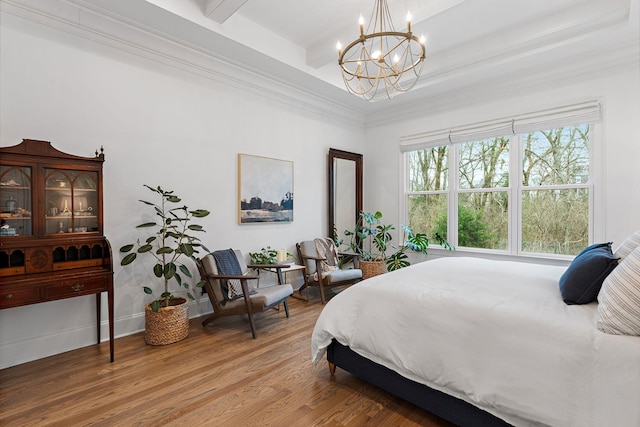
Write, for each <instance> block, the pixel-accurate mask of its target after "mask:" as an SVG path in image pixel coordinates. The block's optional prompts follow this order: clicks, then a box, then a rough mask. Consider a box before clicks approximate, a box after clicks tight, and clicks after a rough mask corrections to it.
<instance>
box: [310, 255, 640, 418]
mask: <svg viewBox="0 0 640 427" xmlns="http://www.w3.org/2000/svg"><path fill="white" fill-rule="evenodd" d="M564 270H565V268H564V267H556V266H545V265H537V264H527V263H518V262H508V261H490V260H485V259H479V258H463V257H449V258H440V259H436V260H433V261H428V262H423V263H419V264H416V265H412V266H411V267H408V268H405V269H402V270H398V271H395V272H390V273H386V274H384V275H381V276H376V277H374V278H371V279H368V280H366V281H363V282H360V283H358V284H356V285H354V286H351V287H350V288H348V289H346V290H345V291H343V292H341V293H340V294H339V295H337V296H336V297H334V298H333V299H332V300H331V301H329V303H328V304H327V305H326V306H325V308H324V309H323V311H322V313H321V314H320V317H319V318H318V321H317V323H316V326H315V329H314V331H313V336H312V342H311V346H312V358H313V360H314V362H317V361H319V360H321V359H322V356H323V354H324V353H325V350H326V347H327V346H328V345H329V343H330V342H331V339H332V338H335V339H336V340H337V341H338V342H340V343H341V344H343V345H347V346H349V347H350V348H351V349H352V350H354V351H355V352H357V353H358V354H360V355H362V356H364V357H367V358H368V359H371V360H373V361H374V362H377V363H379V364H381V365H384V366H386V367H388V368H390V369H392V370H394V371H396V372H398V373H400V374H401V375H403V376H404V377H406V378H409V379H411V380H414V381H417V382H420V383H423V384H426V385H428V386H430V387H432V388H435V389H438V390H442V391H445V392H446V393H448V394H451V395H453V396H456V397H459V398H461V399H463V400H465V401H467V402H470V403H472V404H474V405H476V406H478V407H480V408H482V409H484V410H486V411H487V412H490V413H492V414H494V415H496V416H498V417H500V418H502V419H504V420H505V421H507V422H509V423H511V424H514V425H552V426H616V427H623V426H629V427H638V426H640V338H639V337H629V336H615V335H607V334H604V333H602V332H600V331H598V330H597V329H596V326H595V324H596V316H597V304H596V303H592V304H587V305H581V306H578V305H572V306H568V305H566V304H565V303H564V302H563V301H562V297H561V296H560V291H559V289H558V278H559V277H560V276H561V275H562V273H563V271H564Z"/></svg>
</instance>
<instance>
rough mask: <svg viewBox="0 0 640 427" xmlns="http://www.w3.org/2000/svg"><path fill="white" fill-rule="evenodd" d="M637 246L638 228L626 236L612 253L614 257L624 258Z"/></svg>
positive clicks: (638, 238) (639, 234)
mask: <svg viewBox="0 0 640 427" xmlns="http://www.w3.org/2000/svg"><path fill="white" fill-rule="evenodd" d="M638 246H640V230H638V231H636V232H635V233H633V234H632V235H631V236H629V237H627V238H626V239H625V240H624V242H622V244H621V245H620V246H618V248H617V249H616V250H615V252H614V253H613V256H614V257H616V258H620V259H624V258H626V257H627V256H629V254H630V253H631V252H632V251H633V250H634V249H635V248H637V247H638Z"/></svg>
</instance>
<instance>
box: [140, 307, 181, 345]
mask: <svg viewBox="0 0 640 427" xmlns="http://www.w3.org/2000/svg"><path fill="white" fill-rule="evenodd" d="M188 308H189V304H187V300H186V299H184V298H175V299H174V300H173V305H170V306H169V307H162V308H160V310H158V312H157V313H154V312H153V310H152V309H151V306H150V305H149V304H147V305H146V306H145V307H144V341H145V342H146V343H147V344H150V345H167V344H173V343H174V342H178V341H180V340H182V339H185V338H186V337H187V336H188V335H189V312H188Z"/></svg>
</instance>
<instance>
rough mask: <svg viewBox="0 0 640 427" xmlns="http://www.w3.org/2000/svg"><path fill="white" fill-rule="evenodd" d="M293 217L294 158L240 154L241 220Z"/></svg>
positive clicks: (246, 221) (276, 220) (281, 220)
mask: <svg viewBox="0 0 640 427" xmlns="http://www.w3.org/2000/svg"><path fill="white" fill-rule="evenodd" d="M291 221H293V162H292V161H288V160H278V159H272V158H269V157H260V156H252V155H249V154H238V222H239V223H240V224H249V223H268V222H291Z"/></svg>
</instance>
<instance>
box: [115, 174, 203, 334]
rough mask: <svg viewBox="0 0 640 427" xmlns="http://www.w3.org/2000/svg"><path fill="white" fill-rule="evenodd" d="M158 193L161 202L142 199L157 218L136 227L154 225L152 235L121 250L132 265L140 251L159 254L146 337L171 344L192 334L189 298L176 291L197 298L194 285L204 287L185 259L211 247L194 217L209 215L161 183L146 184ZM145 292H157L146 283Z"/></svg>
mask: <svg viewBox="0 0 640 427" xmlns="http://www.w3.org/2000/svg"><path fill="white" fill-rule="evenodd" d="M144 186H145V187H147V188H148V189H149V190H151V191H153V192H154V193H156V194H157V195H158V196H159V198H160V200H159V202H158V203H153V202H148V201H145V200H140V202H142V203H144V204H145V205H147V206H150V207H152V208H153V211H154V213H155V215H156V220H155V221H151V222H145V223H143V224H140V225H138V226H137V227H136V228H144V229H150V230H151V235H150V236H149V237H147V238H146V239H145V240H140V239H138V240H137V241H136V242H134V243H131V244H127V245H124V246H122V247H121V248H120V252H121V253H123V254H126V255H125V256H124V257H123V258H122V260H121V262H120V264H121V265H122V266H126V265H129V264H131V263H133V262H134V261H136V260H137V259H139V255H144V254H147V255H145V256H146V257H153V258H155V263H154V264H153V267H152V272H153V275H154V276H155V277H157V278H158V279H159V280H158V282H157V284H156V286H155V287H156V288H157V291H158V292H159V295H158V294H156V296H155V299H154V300H153V301H151V302H150V303H149V304H146V305H145V341H146V342H147V343H148V344H152V345H163V344H171V343H173V342H177V341H180V340H181V339H183V338H185V337H186V336H187V335H188V334H189V316H188V310H187V308H188V304H187V299H186V298H184V297H178V296H176V295H174V294H175V293H178V292H179V293H184V294H185V295H186V297H187V298H189V299H190V300H194V299H195V297H194V296H193V294H192V292H191V291H192V289H195V288H198V287H202V286H203V284H204V282H203V281H199V282H197V283H195V285H192V284H191V283H190V282H191V281H192V280H193V277H192V274H191V272H190V271H189V269H188V268H187V266H186V265H184V264H183V263H182V260H183V259H191V258H192V256H193V255H194V254H197V253H198V249H199V248H202V249H204V250H205V251H207V252H208V249H207V248H206V247H205V246H204V245H202V243H201V242H200V239H199V238H198V237H196V236H195V235H194V234H195V233H200V232H204V229H203V228H202V226H201V225H198V224H194V223H192V220H193V219H194V218H204V217H206V216H207V215H209V211H208V210H205V209H190V208H188V207H187V206H186V205H183V204H181V201H182V200H181V199H180V197H178V196H176V195H175V194H174V193H173V191H166V190H163V189H162V188H161V187H160V186H158V187H156V188H154V187H151V186H148V185H146V184H145V185H144ZM172 283H175V284H176V285H177V290H175V291H174V290H172V289H171V288H170V284H172ZM142 289H143V290H144V292H145V293H146V294H149V295H154V290H153V289H152V286H151V285H149V286H147V285H144V286H143V287H142Z"/></svg>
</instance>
